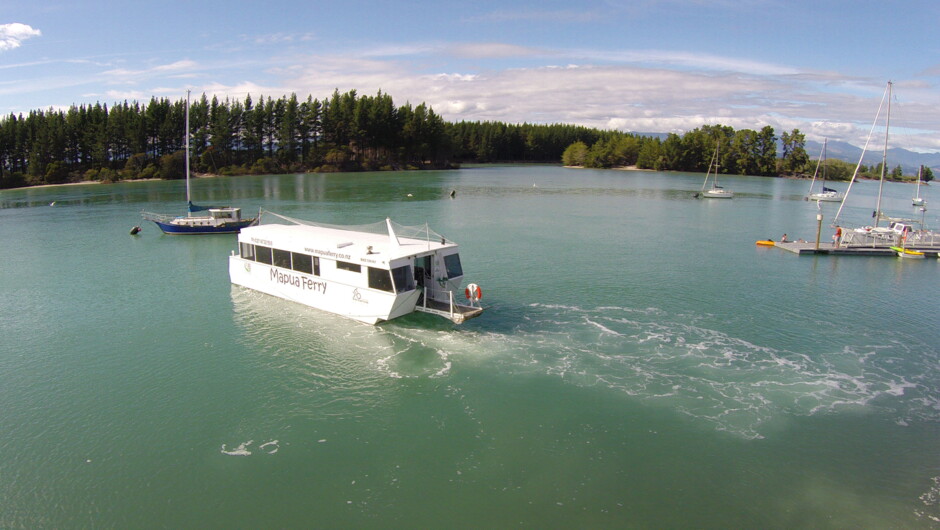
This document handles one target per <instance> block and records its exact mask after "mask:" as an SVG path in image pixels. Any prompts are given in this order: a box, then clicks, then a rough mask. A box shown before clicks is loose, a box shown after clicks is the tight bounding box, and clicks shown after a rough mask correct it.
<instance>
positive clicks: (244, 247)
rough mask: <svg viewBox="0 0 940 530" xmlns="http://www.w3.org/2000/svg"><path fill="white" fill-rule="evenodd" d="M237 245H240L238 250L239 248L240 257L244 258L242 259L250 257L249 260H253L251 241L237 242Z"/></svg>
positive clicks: (253, 250)
mask: <svg viewBox="0 0 940 530" xmlns="http://www.w3.org/2000/svg"><path fill="white" fill-rule="evenodd" d="M239 246H240V247H241V248H240V250H239V253H240V254H241V255H242V258H244V259H250V260H252V261H254V259H255V246H254V245H252V244H251V243H239Z"/></svg>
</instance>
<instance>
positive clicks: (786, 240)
mask: <svg viewBox="0 0 940 530" xmlns="http://www.w3.org/2000/svg"><path fill="white" fill-rule="evenodd" d="M780 242H781V243H789V242H790V240H789V239H787V235H786V234H783V236H782V237H781V238H780Z"/></svg>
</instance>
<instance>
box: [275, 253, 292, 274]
mask: <svg viewBox="0 0 940 530" xmlns="http://www.w3.org/2000/svg"><path fill="white" fill-rule="evenodd" d="M274 266H275V267H280V268H282V269H289V268H290V251H289V250H281V249H278V248H276V249H274Z"/></svg>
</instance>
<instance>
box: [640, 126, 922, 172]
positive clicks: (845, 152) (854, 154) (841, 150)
mask: <svg viewBox="0 0 940 530" xmlns="http://www.w3.org/2000/svg"><path fill="white" fill-rule="evenodd" d="M633 134H636V135H639V136H649V137H652V138H659V139H660V140H665V139H666V137H667V136H669V134H668V133H647V132H637V133H633ZM805 148H806V152H807V153H808V154H809V157H810V158H812V159H816V158H817V157H819V153H820V152H821V151H822V142H813V141H807V142H806V147H805ZM882 148H883V144H882V145H881V146H875V147H872V146H869V149H868V151H867V152H866V153H865V159H864V160H863V161H862V163H864V164H865V165H866V166H872V165H875V164H879V163H881V150H882ZM826 151H827V153H828V155H827V156H828V157H829V158H835V159H838V160H844V161H846V162H849V163H852V164H857V163H858V157H860V156H861V155H862V148H861V147H855V146H854V145H852V144H849V143H846V142H836V141H831V142H829V145H828V146H827V147H826ZM781 154H783V146H782V144H780V142H779V141H778V142H777V155H778V156H779V155H781ZM898 164H900V165H901V169H902V170H903V171H904V174H905V175H916V174H917V168H918V167H920V166H922V165H923V166H927V167H929V168H930V169H931V170H933V171H934V173H937V172H940V153H915V152H914V151H908V150H907V149H900V148H897V147H895V148H890V147H889V148H888V164H887V165H888V169H889V170H890V169H891V168H894V167H895V166H897V165H898Z"/></svg>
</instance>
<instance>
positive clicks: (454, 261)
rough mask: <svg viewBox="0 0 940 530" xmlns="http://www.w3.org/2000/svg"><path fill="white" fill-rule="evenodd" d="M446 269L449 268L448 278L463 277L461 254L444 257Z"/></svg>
mask: <svg viewBox="0 0 940 530" xmlns="http://www.w3.org/2000/svg"><path fill="white" fill-rule="evenodd" d="M444 267H446V268H447V277H448V278H458V277H460V276H463V268H462V267H461V266H460V255H459V254H451V255H449V256H444Z"/></svg>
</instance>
